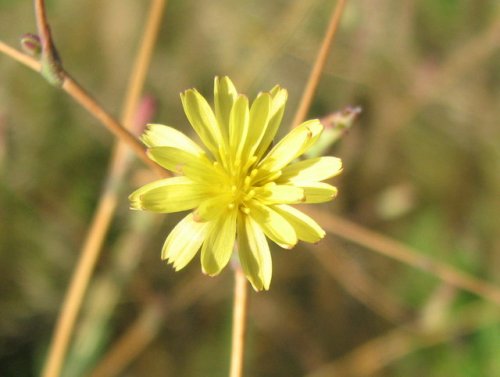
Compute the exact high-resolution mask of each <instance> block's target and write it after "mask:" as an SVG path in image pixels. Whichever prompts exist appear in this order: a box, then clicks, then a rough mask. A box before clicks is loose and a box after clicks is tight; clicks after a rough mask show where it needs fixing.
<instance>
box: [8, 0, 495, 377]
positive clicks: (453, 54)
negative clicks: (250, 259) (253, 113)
mask: <svg viewBox="0 0 500 377" xmlns="http://www.w3.org/2000/svg"><path fill="white" fill-rule="evenodd" d="M148 4H149V2H147V1H137V0H135V1H134V0H107V1H98V0H87V1H67V0H51V1H47V6H48V12H49V18H50V21H51V26H52V31H53V34H54V38H55V42H56V44H57V46H58V49H59V52H60V53H61V55H62V58H63V62H64V66H65V68H66V69H67V70H68V71H69V72H70V73H71V74H72V75H73V76H74V77H76V78H77V80H78V81H79V82H80V83H81V84H82V85H83V86H84V87H86V88H87V89H88V90H89V91H90V92H91V93H92V94H93V95H95V97H96V98H98V100H99V101H100V102H102V103H103V104H104V106H105V108H106V109H108V110H109V111H110V112H111V113H113V114H115V115H117V116H118V115H119V114H120V109H121V104H122V101H123V98H124V95H125V89H126V85H127V80H128V75H129V73H130V70H131V66H132V62H133V60H134V57H135V52H136V49H137V47H138V42H139V40H140V36H141V33H142V28H143V26H144V20H145V17H146V14H147V9H148ZM334 5H335V2H332V1H324V0H311V1H301V0H288V1H285V0H277V1H264V0H255V1H230V0H219V1H195V0H184V1H179V0H171V1H169V4H168V5H167V9H166V12H165V17H164V21H163V22H162V27H161V31H160V34H159V37H158V43H157V47H156V49H155V54H154V57H153V60H152V65H151V69H150V71H149V75H148V79H147V82H146V87H145V94H147V95H148V96H150V98H153V99H154V102H155V104H156V105H155V113H154V116H153V118H152V120H153V121H154V122H158V123H164V124H168V125H172V126H175V127H178V128H179V129H181V130H184V131H186V132H190V131H189V130H190V129H189V127H188V124H187V121H186V119H185V116H184V114H183V112H182V108H181V105H180V99H179V93H180V92H181V91H183V90H185V89H187V88H191V87H196V88H198V89H199V90H200V91H201V92H202V93H203V94H204V95H205V96H206V97H207V98H210V99H211V98H212V91H213V88H212V85H213V77H214V76H215V75H225V74H227V75H229V76H230V77H231V78H232V79H233V80H234V82H235V84H236V86H237V88H238V89H239V90H240V91H241V92H244V93H247V94H248V95H249V96H251V97H253V96H254V95H255V94H256V93H257V92H258V91H260V90H268V89H270V88H271V87H272V86H274V85H275V84H280V85H281V86H283V87H285V88H287V89H288V90H289V102H288V105H287V111H286V114H285V118H284V123H283V124H284V126H283V127H282V130H281V131H282V132H283V133H284V132H286V129H287V127H288V126H289V124H290V122H291V120H292V118H293V115H294V112H295V110H296V108H297V105H298V103H299V100H300V97H301V93H302V90H303V88H304V86H305V83H306V80H307V77H308V74H309V72H310V69H311V66H312V63H313V61H314V58H315V54H316V52H317V50H318V48H319V45H320V43H321V39H322V36H323V33H324V31H325V30H326V26H327V24H328V20H329V16H330V13H331V11H332V9H333V7H334ZM34 31H35V20H34V15H33V10H32V2H31V1H14V0H0V39H1V40H2V41H4V42H5V43H8V44H10V45H12V46H15V47H17V46H18V45H19V37H20V36H21V35H22V34H24V33H26V32H34ZM499 104H500V3H499V2H498V0H476V1H472V0H421V1H417V0H398V1H396V0H361V1H349V2H348V5H347V7H346V9H345V12H344V15H343V19H342V23H341V27H340V29H339V31H338V34H337V36H336V39H335V42H334V45H333V48H332V52H331V54H330V58H329V60H328V63H327V65H326V69H325V72H324V74H323V76H322V80H321V83H320V85H319V88H318V91H317V93H316V96H315V98H314V101H313V105H312V107H311V109H310V112H309V118H312V117H326V116H328V115H330V114H332V113H334V112H336V111H339V110H342V109H344V108H345V107H346V106H349V105H351V106H361V107H362V109H363V111H362V113H361V115H360V116H359V118H358V119H357V120H356V122H355V123H354V125H353V127H352V129H351V130H350V131H349V132H348V133H347V134H346V136H345V137H344V138H343V139H342V140H341V141H340V142H338V143H336V144H335V145H334V146H332V147H331V148H329V151H328V153H329V154H333V155H335V156H339V157H341V158H342V159H343V163H344V173H343V174H342V175H341V176H339V177H337V178H335V179H334V180H333V182H334V183H335V184H336V185H337V186H338V187H339V191H340V194H339V196H338V198H337V199H336V200H335V201H333V202H332V203H327V204H324V205H322V207H321V209H322V210H323V211H328V212H330V213H332V214H335V215H336V216H341V217H342V218H344V219H348V220H350V221H352V222H354V223H356V224H359V225H362V226H364V227H366V228H368V229H372V230H375V231H377V232H379V233H381V234H384V235H387V236H389V237H392V238H394V239H396V240H399V241H401V242H403V243H404V244H406V245H408V246H410V247H413V248H415V249H416V250H418V252H419V253H421V254H425V255H428V256H430V257H432V258H433V259H435V260H438V261H440V262H443V263H446V264H448V265H449V266H451V267H454V268H457V269H460V270H462V271H465V272H467V273H470V274H472V275H474V276H476V277H479V278H481V279H484V280H487V281H489V282H492V283H494V284H496V285H497V286H499V284H500V274H499V268H500V237H499V235H498V233H499V230H500V216H499V215H500V195H499V194H500V127H499V125H500V106H499ZM113 143H114V140H113V138H112V137H111V136H110V134H109V133H108V132H107V131H106V130H105V129H104V128H103V127H102V126H101V125H100V124H98V123H97V121H96V120H95V119H93V118H92V117H91V116H90V115H89V114H88V113H86V112H85V111H84V110H83V109H81V108H80V107H79V106H78V105H77V104H76V103H75V102H74V101H73V100H72V99H71V98H69V97H68V96H67V95H66V94H65V93H63V92H62V91H60V90H57V89H55V88H53V87H51V86H49V85H48V84H47V83H46V82H45V81H44V80H43V79H42V78H41V77H39V76H38V75H37V74H35V73H34V72H32V71H31V70H29V69H27V68H26V67H24V66H21V65H20V64H19V63H17V62H15V61H13V60H11V59H10V58H8V57H7V56H5V55H2V56H0V339H1V340H0V375H1V376H16V377H17V376H19V377H22V376H35V375H38V374H39V372H40V370H41V367H42V365H43V360H44V356H45V353H46V352H47V346H48V344H49V341H50V337H51V332H52V330H53V327H54V324H55V321H56V317H57V314H58V312H59V307H60V305H61V302H62V299H63V296H64V293H65V289H66V287H67V284H68V282H69V279H70V277H71V274H72V272H73V269H74V266H75V263H76V260H77V257H78V255H79V252H80V248H81V245H82V243H83V242H84V240H85V236H86V231H87V228H88V226H89V224H90V222H91V218H92V214H93V212H94V210H95V207H96V203H97V202H98V199H99V195H100V193H101V191H102V189H103V186H104V181H105V177H106V172H107V164H108V160H109V158H110V153H111V150H112V146H113ZM152 179H153V176H152V174H151V173H150V172H149V171H148V170H147V169H146V168H145V167H144V165H143V164H142V163H140V162H137V161H134V162H133V163H132V166H131V169H130V171H129V173H128V175H127V179H126V181H125V182H123V184H122V186H121V189H120V196H119V204H118V210H117V213H116V216H115V219H114V221H113V225H112V227H111V230H110V232H109V234H108V237H107V239H106V244H105V247H104V249H103V252H102V256H101V258H100V260H99V263H98V266H97V270H96V272H95V275H94V278H93V281H92V284H91V287H90V289H89V292H88V295H87V298H86V300H85V306H84V308H83V310H82V313H81V315H80V317H79V320H78V329H77V332H76V335H75V337H74V339H73V343H72V348H71V351H70V354H69V356H68V359H67V361H66V363H65V368H64V376H75V377H76V376H87V375H92V376H112V375H118V376H151V377H154V376H225V375H227V372H228V363H229V350H230V349H229V347H230V337H231V305H232V283H233V281H232V274H231V271H230V269H226V270H225V272H224V273H222V274H221V275H220V276H218V277H216V278H208V277H204V276H203V275H202V274H201V273H200V267H199V263H198V262H194V263H191V264H190V265H189V266H188V267H187V268H186V269H185V270H182V271H181V272H179V273H174V271H173V269H172V268H171V267H170V266H166V265H165V264H164V263H162V262H161V261H160V250H161V246H162V243H163V240H164V238H165V237H166V235H167V234H168V232H169V231H170V229H171V227H172V225H173V224H175V222H176V221H177V220H178V219H179V218H180V217H179V216H176V215H173V216H169V217H168V218H166V217H165V216H160V215H158V216H154V215H150V214H145V213H137V212H131V211H129V209H128V202H127V195H128V193H130V192H131V191H132V190H133V189H135V188H137V187H138V186H139V185H141V184H143V183H145V182H147V181H150V180H152ZM324 225H327V224H324ZM273 262H274V276H273V282H272V285H271V290H270V291H269V292H265V293H255V292H253V291H252V292H251V293H250V307H249V316H248V338H247V348H246V355H245V356H246V366H245V375H246V376H273V377H278V376H309V377H320V376H341V377H345V376H349V377H350V376H388V377H398V376H407V377H421V376H445V377H448V376H453V377H476V376H477V377H495V376H500V355H499V350H500V325H499V320H500V316H499V314H500V312H499V310H498V306H495V305H494V304H493V303H489V302H487V301H485V300H484V299H481V298H478V297H476V296H474V295H472V294H469V293H465V292H463V291H459V290H457V289H454V288H452V287H450V286H449V285H447V284H445V283H443V282H442V281H441V280H440V279H438V278H436V277H435V276H432V275H429V274H427V273H424V272H422V271H419V270H416V269H414V268H411V267H408V266H406V265H404V264H401V263H399V262H396V261H393V260H390V259H388V258H386V257H384V256H382V255H379V254H376V253H374V252H373V251H371V250H368V249H367V248H365V247H362V246H358V245H357V244H356V243H354V242H349V241H346V240H344V239H343V238H342V237H341V236H338V235H328V236H327V237H326V239H325V240H324V241H322V242H321V243H319V244H318V245H314V246H307V245H298V246H297V247H296V248H295V249H294V250H292V251H284V250H281V249H279V248H277V247H276V248H275V249H274V250H273ZM106 368H110V369H107V370H108V371H116V372H109V373H108V372H106ZM113 368H114V369H113ZM92 371H94V372H92ZM92 373H94V374H92Z"/></svg>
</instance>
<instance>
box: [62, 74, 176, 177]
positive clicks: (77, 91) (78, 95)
mask: <svg viewBox="0 0 500 377" xmlns="http://www.w3.org/2000/svg"><path fill="white" fill-rule="evenodd" d="M62 88H63V90H64V91H65V92H66V93H68V94H69V95H70V96H71V97H73V99H74V100H75V101H76V102H78V103H79V104H80V105H81V106H82V107H83V108H84V109H86V110H87V111H88V112H89V113H91V114H92V115H93V116H94V117H95V118H96V119H97V120H99V121H100V122H101V123H102V124H103V125H105V126H106V128H108V130H110V131H111V133H113V134H114V135H115V136H116V137H117V138H118V139H119V140H121V141H123V142H124V143H126V144H127V145H128V146H129V147H130V148H131V149H132V150H133V151H134V153H135V154H136V155H137V156H138V157H139V158H140V159H141V160H142V161H144V162H145V163H146V164H147V165H148V166H149V167H151V168H152V169H153V170H154V171H155V172H156V173H157V174H158V175H159V176H161V177H167V176H168V173H167V172H166V171H165V170H164V169H163V168H161V167H160V166H159V165H157V164H156V163H155V162H154V161H152V160H151V159H150V158H149V157H148V155H147V154H146V149H145V148H144V146H143V145H142V143H141V142H140V141H139V140H138V139H137V138H136V137H135V136H134V135H133V134H132V133H131V132H130V131H128V130H127V129H125V128H124V127H123V126H122V125H121V124H120V122H118V121H117V120H116V119H115V118H114V117H113V116H111V115H110V114H109V113H108V112H106V110H104V108H103V107H102V106H101V105H100V104H99V103H98V102H97V101H96V100H95V99H94V98H93V97H92V96H91V95H89V94H88V93H87V91H86V90H85V89H83V87H81V86H80V85H78V83H77V82H76V81H75V80H73V79H72V78H71V77H69V76H68V75H66V76H65V79H64V84H63V86H62Z"/></svg>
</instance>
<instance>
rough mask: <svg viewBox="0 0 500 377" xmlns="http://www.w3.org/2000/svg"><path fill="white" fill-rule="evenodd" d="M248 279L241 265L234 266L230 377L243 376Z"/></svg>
mask: <svg viewBox="0 0 500 377" xmlns="http://www.w3.org/2000/svg"><path fill="white" fill-rule="evenodd" d="M247 298H248V290H247V281H246V278H245V275H244V274H243V271H242V270H241V267H239V266H237V267H235V268H234V296H233V334H232V345H231V368H230V373H229V376H230V377H241V376H242V370H243V350H244V346H245V327H246V313H247V301H248V300H247Z"/></svg>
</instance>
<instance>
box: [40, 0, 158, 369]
mask: <svg viewBox="0 0 500 377" xmlns="http://www.w3.org/2000/svg"><path fill="white" fill-rule="evenodd" d="M164 6H165V0H153V1H152V3H151V8H150V12H149V17H148V20H147V22H146V29H145V32H144V36H143V39H142V41H141V47H140V50H139V52H138V55H137V58H136V62H135V64H134V68H133V70H132V75H131V79H130V82H129V86H128V90H127V95H126V99H125V101H124V103H125V105H124V110H123V114H122V123H123V124H124V125H125V126H126V127H127V128H128V129H130V128H132V126H134V124H133V118H134V114H135V112H136V109H137V105H138V103H139V100H140V94H141V92H142V88H143V86H144V81H145V78H146V73H147V69H148V67H149V62H150V60H151V56H152V51H153V46H154V42H155V40H156V36H157V31H158V29H159V24H160V21H161V18H162V15H163V9H164ZM68 88H70V90H71V92H72V93H80V94H83V95H80V96H78V97H77V98H79V99H80V100H83V102H79V103H80V104H82V106H84V107H85V108H86V109H87V110H89V111H90V112H91V113H92V114H94V115H95V116H96V117H97V118H98V119H99V120H101V121H102V122H108V123H110V125H111V126H113V127H115V129H116V130H117V131H118V132H120V130H121V129H122V127H121V126H120V124H119V123H118V122H116V121H115V120H114V119H113V118H112V117H111V116H109V115H108V114H107V113H106V112H105V111H103V110H102V108H101V107H100V106H99V105H97V103H96V102H95V101H94V100H93V99H92V98H91V97H90V96H88V95H87V94H86V93H85V91H84V90H83V89H82V88H81V87H80V86H78V85H77V84H76V83H75V82H74V81H73V80H71V79H69V78H68V77H66V79H65V82H64V85H63V89H65V90H66V91H67V92H68ZM116 126H118V127H116ZM124 135H131V134H130V133H125V134H124ZM126 137H127V136H126ZM132 138H133V141H134V143H133V145H136V144H137V139H136V138H135V137H133V136H132ZM119 140H122V139H119ZM129 145H130V144H129ZM139 145H140V144H139ZM143 150H144V149H143V147H142V145H140V150H139V149H138V148H135V149H134V151H135V152H137V151H143ZM127 152H128V150H127V149H126V148H125V147H124V145H123V144H122V143H119V144H118V145H117V146H116V147H115V150H114V153H113V157H112V160H111V162H110V166H109V168H108V180H107V182H108V184H107V185H106V186H105V188H104V191H103V193H102V195H101V197H100V199H99V204H98V206H97V210H96V212H95V213H94V217H93V219H92V223H91V225H90V228H89V231H88V233H87V237H86V239H85V242H84V244H83V247H82V250H81V252H80V259H79V260H78V263H77V266H76V268H75V271H74V273H73V275H72V278H71V282H70V285H69V288H68V290H67V292H66V297H65V299H64V302H63V304H62V307H61V312H60V315H59V318H58V320H57V322H56V326H55V330H54V333H53V339H52V342H51V346H50V348H49V354H48V358H47V363H46V365H45V369H44V371H43V374H42V375H43V376H46V377H52V376H59V375H60V372H61V369H62V366H63V362H64V358H65V355H66V353H67V349H68V346H69V342H70V339H71V335H72V333H73V330H74V327H75V322H76V318H77V316H78V312H79V311H80V308H81V305H82V302H83V299H84V296H85V292H86V290H87V287H88V284H89V282H90V278H91V276H92V272H93V271H94V268H95V264H96V262H97V260H98V257H99V254H100V250H101V248H102V244H103V242H104V239H105V236H106V233H107V231H108V229H109V225H110V223H111V219H112V217H113V214H114V212H115V209H116V206H117V202H118V187H119V185H118V184H117V183H118V182H119V181H121V180H122V178H123V175H124V173H125V171H126V167H127V163H126V156H127ZM148 160H149V159H148ZM155 165H156V164H155ZM156 168H158V166H157V165H156ZM161 173H162V174H164V173H165V171H164V170H161Z"/></svg>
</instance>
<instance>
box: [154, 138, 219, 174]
mask: <svg viewBox="0 0 500 377" xmlns="http://www.w3.org/2000/svg"><path fill="white" fill-rule="evenodd" d="M148 156H149V157H150V158H151V159H152V160H153V161H156V162H157V163H158V164H160V165H161V166H163V167H164V168H165V169H168V170H170V171H172V172H174V173H177V174H183V175H186V176H187V177H189V178H191V179H192V180H193V181H197V182H206V183H209V182H217V181H219V180H220V179H221V178H220V176H219V170H217V169H216V168H215V167H214V165H213V164H212V162H211V161H210V160H209V159H208V158H207V157H206V156H205V154H204V153H203V154H200V155H194V154H192V153H190V152H187V151H185V150H182V149H178V148H174V147H154V148H151V149H149V150H148Z"/></svg>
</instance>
